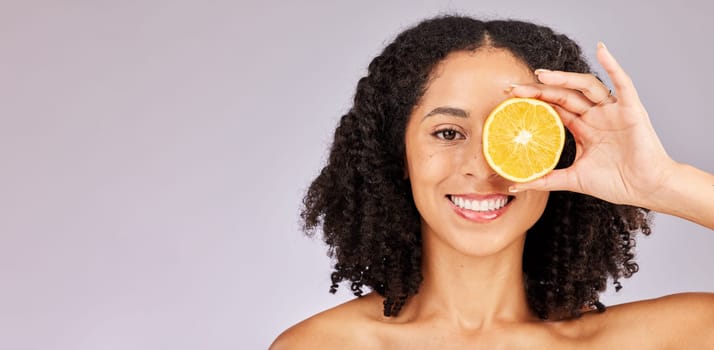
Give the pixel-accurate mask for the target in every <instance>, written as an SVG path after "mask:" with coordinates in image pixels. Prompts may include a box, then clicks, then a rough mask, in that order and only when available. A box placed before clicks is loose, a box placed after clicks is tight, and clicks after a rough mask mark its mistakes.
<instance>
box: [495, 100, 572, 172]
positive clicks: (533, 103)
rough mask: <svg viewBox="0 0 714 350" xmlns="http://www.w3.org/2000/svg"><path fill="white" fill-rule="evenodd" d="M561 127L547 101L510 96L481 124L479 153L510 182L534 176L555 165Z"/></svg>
mask: <svg viewBox="0 0 714 350" xmlns="http://www.w3.org/2000/svg"><path fill="white" fill-rule="evenodd" d="M564 144H565V128H564V127H563V122H562V121H561V120H560V116H559V115H558V113H557V112H556V111H555V110H554V109H553V107H551V106H550V105H549V104H548V103H546V102H543V101H541V100H536V99H532V98H511V99H508V100H506V101H503V102H502V103H501V104H500V105H498V106H497V107H496V108H495V109H494V110H493V111H492V112H491V114H490V115H489V116H488V118H486V123H485V124H484V126H483V153H484V156H485V157H486V161H487V162H488V164H489V165H490V166H491V168H493V170H494V171H496V173H498V174H499V175H501V176H503V177H504V178H506V179H509V180H511V181H514V182H527V181H531V180H535V179H537V178H539V177H541V176H543V175H545V174H547V173H549V172H550V171H551V170H553V169H554V168H555V166H556V165H557V164H558V160H559V159H560V154H561V153H562V152H563V145H564Z"/></svg>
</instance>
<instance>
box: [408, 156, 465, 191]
mask: <svg viewBox="0 0 714 350" xmlns="http://www.w3.org/2000/svg"><path fill="white" fill-rule="evenodd" d="M455 153H456V152H454V150H453V149H421V150H415V151H414V152H413V154H412V157H410V159H409V175H410V178H411V180H412V182H415V183H421V184H428V183H437V182H440V181H442V180H444V179H445V178H447V177H449V176H450V175H451V174H453V173H454V172H455V170H456V165H457V164H458V155H457V154H455Z"/></svg>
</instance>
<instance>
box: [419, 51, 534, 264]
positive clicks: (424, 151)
mask: <svg viewBox="0 0 714 350" xmlns="http://www.w3.org/2000/svg"><path fill="white" fill-rule="evenodd" d="M535 81H536V78H535V75H534V74H533V73H532V72H531V71H530V69H529V68H528V67H527V66H526V65H525V64H523V63H522V62H521V61H520V60H518V59H517V58H515V57H514V56H513V55H512V54H511V53H510V52H509V51H506V50H503V49H494V48H482V49H479V50H477V51H475V52H466V51H460V52H455V53H452V54H450V55H449V56H447V57H446V58H445V59H444V60H443V61H442V62H441V63H440V64H439V65H438V66H437V67H436V68H435V70H434V72H432V77H431V80H430V82H429V83H428V86H427V90H426V92H425V93H424V96H423V97H422V98H421V100H420V101H419V103H418V105H417V106H416V107H415V109H414V110H413V111H412V114H411V116H410V119H409V121H408V123H407V129H406V134H405V143H406V157H407V172H408V176H409V180H410V182H411V187H412V193H413V195H414V201H415V204H416V207H417V209H418V210H419V213H420V214H421V217H422V234H423V235H424V239H425V242H440V243H442V244H445V245H446V246H449V247H451V248H452V249H455V250H457V251H459V252H461V253H463V254H466V255H470V256H486V255H491V254H494V253H497V252H499V251H502V250H503V249H505V248H506V247H513V244H514V243H522V242H523V240H524V239H525V232H526V230H527V229H529V228H530V227H531V226H532V225H533V224H534V223H535V222H536V221H537V220H538V218H539V217H540V216H541V214H542V213H543V210H544V208H545V205H546V202H547V200H548V193H547V192H533V191H526V192H522V193H518V194H515V195H512V194H511V193H509V192H508V186H509V185H510V184H512V182H510V181H508V180H506V179H504V178H502V177H500V176H498V175H497V174H496V173H494V171H493V170H492V169H491V168H490V167H489V166H488V163H486V161H485V159H484V157H483V152H482V143H481V131H482V128H483V124H484V121H485V119H486V117H487V116H488V115H489V113H490V112H491V110H492V109H493V108H495V107H496V106H497V105H498V104H499V103H500V102H502V101H503V100H505V99H506V98H508V97H509V94H508V92H507V90H506V89H507V88H508V87H509V86H510V84H512V83H532V82H535ZM469 208H470V209H469ZM474 209H475V210H474Z"/></svg>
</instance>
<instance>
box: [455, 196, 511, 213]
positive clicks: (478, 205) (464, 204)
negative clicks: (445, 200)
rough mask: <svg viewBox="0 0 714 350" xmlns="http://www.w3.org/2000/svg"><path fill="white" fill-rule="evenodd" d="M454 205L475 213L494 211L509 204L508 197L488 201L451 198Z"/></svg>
mask: <svg viewBox="0 0 714 350" xmlns="http://www.w3.org/2000/svg"><path fill="white" fill-rule="evenodd" d="M449 199H450V200H451V202H452V203H454V205H456V206H457V207H459V208H462V209H467V210H473V211H493V210H498V209H501V208H503V207H504V206H505V205H506V204H508V197H506V196H504V197H499V198H492V199H487V200H469V199H466V198H463V197H459V196H453V195H452V196H449Z"/></svg>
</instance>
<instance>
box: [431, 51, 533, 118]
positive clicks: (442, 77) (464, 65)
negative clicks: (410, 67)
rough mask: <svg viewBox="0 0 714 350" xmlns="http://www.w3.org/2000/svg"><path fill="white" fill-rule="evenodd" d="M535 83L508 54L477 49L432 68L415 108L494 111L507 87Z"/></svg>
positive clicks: (528, 70) (513, 57) (460, 54)
mask: <svg viewBox="0 0 714 350" xmlns="http://www.w3.org/2000/svg"><path fill="white" fill-rule="evenodd" d="M533 82H536V78H535V75H534V74H533V73H532V72H531V69H530V68H529V67H528V66H527V65H526V64H525V63H524V62H523V61H522V60H520V59H518V58H516V57H515V56H514V55H513V54H512V53H511V52H510V51H508V50H505V49H498V48H481V49H478V50H475V51H458V52H453V53H451V54H449V55H448V56H447V57H446V58H445V59H444V60H442V61H441V62H440V63H439V64H438V65H437V66H436V67H435V68H434V71H433V72H432V74H431V78H430V79H429V83H428V85H427V88H426V91H425V92H424V95H423V96H422V98H421V101H420V103H419V107H429V106H434V105H450V106H454V107H457V106H458V107H461V108H469V109H471V107H474V106H473V103H477V105H479V106H486V105H490V106H491V107H495V106H496V105H497V104H498V103H500V102H501V101H502V100H503V99H505V98H507V95H508V94H507V93H506V92H505V89H506V88H508V87H509V86H510V85H511V84H518V83H533Z"/></svg>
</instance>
